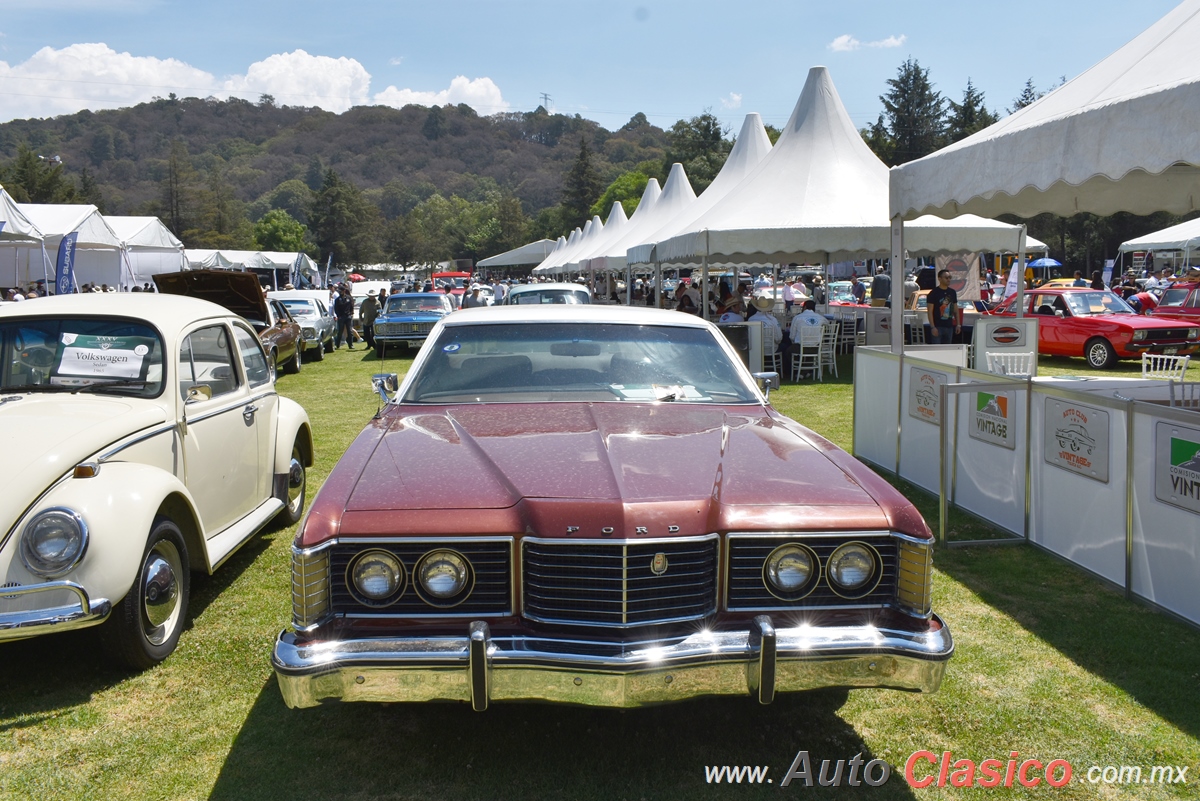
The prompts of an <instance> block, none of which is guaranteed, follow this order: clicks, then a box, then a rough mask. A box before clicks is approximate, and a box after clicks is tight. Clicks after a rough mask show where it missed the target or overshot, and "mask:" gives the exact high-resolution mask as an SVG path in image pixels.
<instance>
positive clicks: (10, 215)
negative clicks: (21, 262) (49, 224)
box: [0, 187, 42, 242]
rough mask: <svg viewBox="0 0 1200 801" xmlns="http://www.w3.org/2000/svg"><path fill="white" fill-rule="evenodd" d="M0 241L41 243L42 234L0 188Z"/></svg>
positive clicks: (2, 188)
mask: <svg viewBox="0 0 1200 801" xmlns="http://www.w3.org/2000/svg"><path fill="white" fill-rule="evenodd" d="M0 241H7V242H41V241H42V232H41V231H39V230H38V228H37V226H36V225H34V224H33V223H32V222H30V220H29V218H28V217H26V216H25V214H24V213H23V212H22V211H21V209H20V208H19V207H18V206H17V202H16V201H15V200H13V199H12V197H11V196H10V195H9V194H8V193H7V192H5V191H4V187H0Z"/></svg>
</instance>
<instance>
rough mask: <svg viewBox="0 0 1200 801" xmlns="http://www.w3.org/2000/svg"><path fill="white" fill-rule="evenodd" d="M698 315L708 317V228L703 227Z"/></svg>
mask: <svg viewBox="0 0 1200 801" xmlns="http://www.w3.org/2000/svg"><path fill="white" fill-rule="evenodd" d="M700 317H701V318H702V319H705V320H707V319H708V229H707V228H706V229H704V261H702V262H701V263H700Z"/></svg>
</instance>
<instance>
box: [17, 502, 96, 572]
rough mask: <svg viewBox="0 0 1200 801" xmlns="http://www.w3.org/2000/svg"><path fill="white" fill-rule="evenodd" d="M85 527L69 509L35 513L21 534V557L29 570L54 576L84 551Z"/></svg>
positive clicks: (86, 535) (85, 545)
mask: <svg viewBox="0 0 1200 801" xmlns="http://www.w3.org/2000/svg"><path fill="white" fill-rule="evenodd" d="M87 544H88V529H87V524H86V523H84V522H83V518H82V517H80V516H79V514H78V513H76V512H74V511H72V510H71V509H64V508H61V507H56V508H54V509H47V510H46V511H44V512H41V513H39V514H38V515H37V516H35V517H34V518H33V519H32V520H30V521H29V525H27V526H25V531H24V532H22V534H21V561H22V562H24V563H25V567H27V568H29V571H30V572H31V573H36V574H37V575H39V576H42V577H44V578H58V577H59V576H62V575H65V574H66V573H68V572H70V571H71V569H72V568H74V567H75V566H76V565H77V564H79V560H80V559H82V558H83V554H84V553H85V552H86V551H87Z"/></svg>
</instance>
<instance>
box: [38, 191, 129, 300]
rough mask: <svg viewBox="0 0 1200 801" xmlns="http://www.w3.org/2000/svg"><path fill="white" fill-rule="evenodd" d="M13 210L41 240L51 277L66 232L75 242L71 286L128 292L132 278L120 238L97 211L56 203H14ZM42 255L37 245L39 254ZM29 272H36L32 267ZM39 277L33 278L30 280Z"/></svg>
mask: <svg viewBox="0 0 1200 801" xmlns="http://www.w3.org/2000/svg"><path fill="white" fill-rule="evenodd" d="M17 207H18V208H19V209H20V210H21V212H22V213H23V214H24V215H25V216H26V217H27V218H29V221H30V222H32V223H33V224H34V225H35V226H36V227H37V229H38V230H39V231H41V232H42V235H43V236H44V237H45V240H44V242H45V250H44V253H45V258H46V261H47V266H46V271H47V272H48V274H49V277H50V278H55V277H56V274H55V265H56V262H57V259H58V246H59V243H60V242H62V240H63V238H64V237H65V236H66V235H67V234H70V233H76V234H78V238H77V239H76V240H75V266H74V271H75V284H76V286H81V285H83V284H87V283H92V284H108V285H109V286H110V287H113V288H121V289H129V288H130V287H131V286H132V285H133V284H132V282H133V279H132V276H131V274H130V270H129V258H128V256H127V255H126V252H125V246H124V245H123V244H122V243H121V239H120V238H119V237H118V236H117V235H116V233H114V232H113V229H112V228H110V227H109V225H108V223H107V222H106V221H105V220H104V217H103V215H101V214H100V211H99V210H98V209H97V208H96V207H95V206H91V205H79V204H58V203H18V204H17ZM41 252H42V249H41V246H39V254H40V253H41ZM33 272H35V273H40V272H41V271H40V270H37V269H36V268H34V269H33ZM38 277H40V275H35V276H33V278H34V279H36V278H38Z"/></svg>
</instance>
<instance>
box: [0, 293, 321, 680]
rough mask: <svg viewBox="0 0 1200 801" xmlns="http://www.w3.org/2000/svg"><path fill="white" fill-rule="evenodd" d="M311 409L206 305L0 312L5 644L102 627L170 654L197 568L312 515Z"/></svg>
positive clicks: (144, 299) (71, 299)
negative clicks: (280, 390)
mask: <svg viewBox="0 0 1200 801" xmlns="http://www.w3.org/2000/svg"><path fill="white" fill-rule="evenodd" d="M312 456H313V446H312V433H311V430H310V426H309V422H308V415H307V414H306V413H305V411H304V409H302V408H301V407H300V406H299V405H298V404H296V403H295V402H294V401H291V400H289V399H287V398H282V397H280V396H279V395H277V394H276V392H275V370H274V365H273V364H271V363H270V362H269V361H268V359H267V356H266V354H265V352H264V351H263V348H262V345H261V343H260V342H259V339H258V337H257V336H256V335H255V333H254V329H253V328H252V327H251V326H250V325H249V324H248V323H247V322H246V321H245V320H243V319H242V318H240V317H238V316H236V315H233V314H231V313H230V312H228V311H227V310H225V309H223V308H221V307H220V306H217V305H215V304H212V303H209V302H208V301H203V300H196V299H192V298H184V297H171V296H165V295H156V294H153V293H147V294H141V293H131V294H121V295H111V294H105V295H72V296H65V297H51V298H42V299H35V300H31V301H26V302H24V303H14V304H7V305H5V306H4V307H3V309H0V487H3V491H2V492H0V641H3V640H11V639H19V638H25V637H31V636H35V635H38V634H45V633H48V632H53V631H63V630H66V629H74V628H81V627H84V626H91V625H97V624H101V623H103V624H104V626H103V629H102V631H103V634H104V636H103V638H102V640H103V642H104V643H105V647H106V649H107V650H108V651H109V652H110V654H111V655H112V656H113V657H115V658H117V659H118V660H120V661H122V662H124V663H126V664H129V665H131V666H133V667H138V668H145V667H149V666H151V665H154V664H156V663H158V662H161V661H162V660H163V659H165V658H166V657H167V655H168V654H170V653H171V651H173V650H174V649H175V646H176V644H177V642H178V641H179V634H180V632H181V631H182V630H183V628H184V623H185V621H186V620H187V605H188V590H189V572H190V571H194V570H195V571H207V572H209V573H211V572H212V571H214V570H216V568H217V567H219V566H220V565H221V564H222V563H223V562H224V561H225V560H226V559H228V558H229V557H230V555H232V554H233V553H234V551H236V550H237V549H238V548H239V547H240V546H241V545H242V544H243V543H245V542H246V541H247V540H248V539H250V537H252V536H253V535H254V534H255V533H256V532H257V531H258V530H259V529H261V528H262V527H263V526H264V525H266V524H267V523H268V522H269V521H270V520H271V519H272V518H274V517H276V515H279V516H281V517H282V518H283V519H285V520H286V521H289V522H295V521H297V520H299V519H300V515H301V512H302V511H303V508H304V499H305V485H306V472H305V471H306V468H307V467H309V466H311V465H312Z"/></svg>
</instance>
